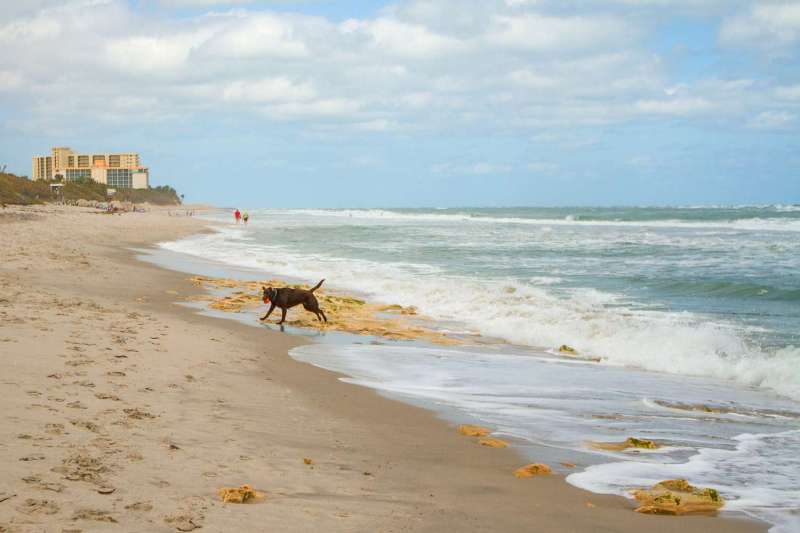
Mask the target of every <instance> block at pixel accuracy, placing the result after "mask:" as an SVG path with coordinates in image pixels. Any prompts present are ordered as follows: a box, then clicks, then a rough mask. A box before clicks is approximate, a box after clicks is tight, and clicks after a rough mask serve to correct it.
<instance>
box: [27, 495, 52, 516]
mask: <svg viewBox="0 0 800 533" xmlns="http://www.w3.org/2000/svg"><path fill="white" fill-rule="evenodd" d="M60 510H61V509H60V507H59V506H58V504H57V503H56V502H54V501H52V500H37V499H35V498H28V499H26V500H25V503H23V504H22V505H18V506H17V511H19V512H20V513H24V514H27V515H36V514H56V513H57V512H58V511H60Z"/></svg>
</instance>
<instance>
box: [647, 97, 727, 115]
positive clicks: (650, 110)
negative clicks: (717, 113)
mask: <svg viewBox="0 0 800 533" xmlns="http://www.w3.org/2000/svg"><path fill="white" fill-rule="evenodd" d="M712 108H713V104H712V103H711V102H710V101H709V100H707V99H705V98H698V97H695V98H692V97H682V98H670V99H660V100H639V101H637V102H636V103H635V104H634V109H635V110H636V111H637V112H638V113H642V114H647V115H676V116H687V115H693V114H697V113H702V112H705V111H708V110H710V109H712Z"/></svg>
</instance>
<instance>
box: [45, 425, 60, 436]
mask: <svg viewBox="0 0 800 533" xmlns="http://www.w3.org/2000/svg"><path fill="white" fill-rule="evenodd" d="M44 432H45V433H49V434H50V435H63V434H64V424H45V425H44Z"/></svg>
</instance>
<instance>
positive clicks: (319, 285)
mask: <svg viewBox="0 0 800 533" xmlns="http://www.w3.org/2000/svg"><path fill="white" fill-rule="evenodd" d="M323 281H325V280H324V279H321V280H319V283H317V284H316V285H314V286H313V287H311V289H309V291H308V292H314V291H315V290H317V289H319V288H320V287H322V282H323Z"/></svg>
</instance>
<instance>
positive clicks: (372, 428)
mask: <svg viewBox="0 0 800 533" xmlns="http://www.w3.org/2000/svg"><path fill="white" fill-rule="evenodd" d="M32 211H37V210H35V209H34V210H32ZM66 211H69V210H66ZM67 215H68V216H71V218H77V219H80V218H81V217H84V218H85V217H86V215H83V214H77V213H76V212H71V213H68V214H67ZM133 216H135V217H139V216H142V217H151V215H150V214H142V215H139V214H137V215H124V217H133ZM156 216H159V215H157V214H154V215H152V217H156ZM44 218H45V219H47V215H44ZM161 219H162V220H159V221H157V222H161V223H162V225H163V224H170V223H172V222H173V221H174V220H175V219H170V218H167V217H164V216H161ZM118 220H121V222H128V220H126V219H124V218H123V217H120V218H119V219H118ZM184 220H185V221H187V224H183V223H182V222H183V221H184ZM41 222H42V221H41V219H39V220H23V221H21V222H18V223H17V222H11V224H15V225H20V226H28V227H27V228H24V229H27V230H30V231H37V229H41V228H36V227H30V226H36V225H37V224H40V223H41ZM82 222H83V221H80V220H76V221H70V224H71V225H70V226H69V229H70V230H72V231H76V232H78V233H81V235H82V236H83V237H87V236H90V235H92V234H93V232H94V231H95V230H96V228H95V227H86V226H93V225H87V224H82ZM136 222H139V221H138V220H137V221H136ZM180 222H181V223H180V224H179V226H180V228H173V229H169V228H167V229H165V228H163V227H161V228H159V227H158V224H154V225H153V227H152V228H149V229H148V231H149V232H150V233H147V232H145V231H142V232H140V233H139V234H137V236H136V238H135V239H132V240H131V239H128V240H127V241H126V242H119V241H117V242H114V241H115V239H114V238H113V233H111V234H104V235H103V236H102V238H100V239H97V241H96V242H92V243H91V244H85V243H81V242H79V241H76V242H72V243H71V244H67V245H65V244H64V239H61V240H60V241H59V240H58V239H59V237H63V236H64V235H63V234H60V233H59V231H58V230H57V231H54V232H53V235H49V236H44V237H41V236H35V238H34V241H35V242H34V243H32V244H30V243H27V242H25V243H18V242H12V243H6V242H4V243H3V244H5V245H7V248H6V249H11V250H18V249H22V254H17V255H15V256H14V260H13V261H11V262H10V265H6V264H3V265H2V267H3V270H2V273H3V277H4V278H5V277H7V276H8V277H9V278H11V277H14V278H15V280H14V281H15V282H16V286H18V287H21V288H23V289H25V288H27V289H29V290H28V292H25V291H19V292H18V293H17V294H16V295H15V294H13V292H14V290H15V289H14V287H13V286H12V285H11V284H10V283H2V284H0V291H2V292H0V298H5V301H6V302H7V303H4V304H3V307H0V310H2V311H3V312H4V313H6V314H7V316H9V317H10V316H13V315H14V314H15V313H16V314H17V316H19V317H25V318H22V320H23V321H24V322H23V323H18V324H14V323H12V324H7V325H4V326H3V327H2V328H0V338H2V339H11V340H9V341H4V342H3V343H2V344H0V348H3V349H4V351H8V352H9V354H8V356H7V361H6V363H7V364H13V365H14V368H16V369H17V370H19V374H18V375H17V376H14V377H12V376H7V377H4V380H3V382H2V389H3V392H4V394H5V395H6V396H7V397H9V402H10V405H11V406H12V407H13V409H10V410H9V411H8V412H6V413H4V415H3V417H4V423H3V424H2V428H3V436H2V437H3V438H2V441H3V442H6V443H7V444H6V445H5V446H3V447H0V454H2V461H3V463H4V464H8V465H9V466H10V468H9V473H10V474H11V475H10V476H9V478H11V481H4V484H3V485H2V486H0V493H14V494H16V496H15V497H13V498H12V500H7V501H5V502H1V503H0V526H3V527H6V528H8V529H9V530H12V531H16V530H20V531H24V530H25V528H34V527H38V528H41V527H42V526H45V527H56V526H62V527H64V528H70V527H77V528H80V529H87V528H88V529H92V528H106V527H107V528H108V529H111V528H112V527H115V528H117V529H118V530H126V529H129V528H134V529H136V528H139V529H142V528H144V529H146V530H148V531H162V530H163V531H174V530H176V529H177V528H178V526H191V524H194V525H197V526H202V527H204V528H205V529H208V530H211V531H224V530H231V529H245V528H265V527H269V526H272V527H277V528H281V530H297V531H304V530H308V529H312V528H316V527H321V528H326V529H327V530H335V531H363V530H375V529H380V530H385V531H393V530H401V529H402V530H407V529H411V530H417V531H441V530H452V529H459V528H460V529H464V530H487V529H489V530H491V529H495V530H502V531H530V530H532V529H544V530H556V529H560V530H568V529H572V530H577V531H584V530H586V531H588V530H597V531H633V530H634V529H636V530H640V529H641V528H643V527H653V526H655V527H659V529H660V530H664V531H690V532H691V531H701V530H702V531H709V530H710V531H717V530H718V531H763V530H765V529H766V527H765V526H764V524H761V523H759V522H756V521H754V520H751V519H749V518H744V517H732V516H727V515H726V516H722V517H716V518H709V517H705V516H697V517H681V518H674V517H651V516H643V515H639V514H637V513H633V512H632V510H631V509H632V508H633V504H632V503H631V502H630V501H628V500H625V499H624V498H621V497H616V496H601V495H597V494H592V493H588V492H585V491H582V490H580V489H577V488H574V487H572V486H570V485H568V484H567V483H566V482H565V481H564V480H563V478H562V477H561V476H549V477H537V478H535V479H530V480H519V479H516V478H514V476H513V475H512V472H513V470H515V469H516V468H518V467H520V466H522V464H523V461H522V460H521V458H520V457H519V455H518V453H517V452H516V451H515V450H514V449H513V448H509V449H506V450H497V449H489V448H485V447H481V446H477V445H476V444H475V442H473V441H471V440H469V439H468V438H467V437H462V436H460V435H458V433H457V432H456V430H455V427H452V426H451V425H450V424H449V423H447V422H445V421H443V420H441V419H440V418H438V417H436V415H435V414H434V413H432V412H430V411H427V410H424V409H422V408H419V407H413V406H410V405H408V404H405V403H401V402H399V401H397V400H392V399H388V398H386V397H384V396H381V395H379V394H378V393H376V392H375V391H373V390H370V389H367V388H364V387H360V386H357V385H350V384H347V383H343V382H341V381H340V377H341V376H340V375H338V374H335V373H332V372H329V371H326V370H322V369H319V368H317V367H314V366H312V365H308V364H304V363H300V362H297V361H295V360H293V359H292V358H291V357H289V355H288V350H289V349H290V348H291V347H294V346H297V345H300V344H302V343H306V342H308V341H307V340H306V339H303V338H300V337H296V336H290V335H287V334H282V333H278V332H274V331H264V329H267V328H254V327H252V326H249V325H245V324H239V323H237V322H236V321H233V320H226V321H220V320H217V319H216V318H213V317H207V316H203V315H201V314H199V313H197V312H196V311H195V310H193V309H190V308H188V307H185V306H179V305H176V304H175V299H176V294H174V293H175V292H177V293H178V295H192V294H197V292H198V291H199V289H198V287H196V286H194V285H193V284H192V283H191V282H190V281H189V280H188V276H186V275H184V274H182V273H179V272H175V271H170V270H166V269H163V268H160V267H158V266H155V265H152V264H148V263H145V262H143V261H137V260H136V259H135V257H136V252H135V251H133V250H130V249H129V248H131V247H132V246H139V247H141V246H152V245H153V243H154V242H157V241H161V240H166V239H169V238H175V236H177V235H184V236H187V235H189V234H192V233H196V232H198V231H202V230H203V227H204V226H206V225H207V224H206V223H205V222H201V221H194V220H189V219H183V220H181V221H180ZM7 224H8V222H6V223H4V224H3V226H2V227H3V229H5V228H8V225H7ZM117 226H119V227H118V228H117V229H125V228H127V226H126V224H124V223H119V224H117ZM135 229H136V228H134V230H135ZM7 237H8V235H6V237H3V240H7ZM46 237H50V240H49V241H48V239H47V238H46ZM48 244H49V246H50V247H49V248H48V247H47V246H48ZM64 246H65V247H66V252H67V253H69V252H72V253H76V254H78V255H76V257H79V259H77V261H76V262H75V265H82V264H81V261H86V262H88V265H85V271H83V270H80V272H79V273H80V275H79V276H77V275H76V276H66V277H59V279H54V278H53V276H51V275H49V274H52V271H51V270H52V269H51V267H55V268H58V264H59V263H60V262H63V261H65V260H67V259H66V257H67V256H66V255H59V254H60V251H59V250H60V248H59V247H64ZM37 247H38V248H37ZM25 248H33V249H34V255H33V257H34V258H37V259H38V258H41V257H42V256H45V257H46V259H47V260H46V261H44V260H43V261H38V262H34V261H32V260H31V259H30V258H31V256H30V255H24V254H26V253H30V252H29V251H27V252H26V250H25ZM54 249H55V251H53V250H54ZM37 250H38V252H39V255H36V251H37ZM47 254H53V255H54V256H55V257H53V258H50V257H49V256H47ZM42 263H45V264H42ZM94 263H97V266H95V265H94ZM8 266H10V267H11V268H7V267H8ZM98 267H100V268H98ZM75 268H78V269H83V268H84V266H75ZM103 268H109V269H110V268H114V269H115V270H114V273H115V274H116V275H120V276H123V278H122V279H124V280H125V282H126V283H125V284H124V286H120V284H113V277H111V276H110V278H111V279H110V280H109V282H108V283H109V284H103V281H104V280H103V279H102V276H103V275H107V274H108V272H107V271H104V270H103ZM67 270H68V269H67ZM62 274H63V272H62ZM110 288H113V290H112V291H110V290H109V289H110ZM20 294H26V295H27V294H33V295H34V297H32V298H31V299H30V301H28V302H24V303H21V302H19V301H17V300H16V299H15V298H16V297H18V296H19V295H20ZM9 295H10V296H11V298H9V297H8V296H9ZM54 301H58V302H57V303H55V304H54V303H53V302H54ZM87 301H88V302H91V304H90V303H85V302H87ZM65 302H66V303H65ZM66 304H69V306H68V307H58V306H64V305H66ZM54 305H55V306H56V311H57V312H58V310H59V309H63V312H64V313H65V314H66V318H64V317H62V316H61V315H59V314H57V313H56V314H54V313H52V308H53V306H54ZM86 306H88V308H87V307H86ZM93 306H94V307H93ZM95 307H96V308H97V309H96V308H95ZM76 309H77V311H75V310H76ZM70 312H76V313H78V314H80V318H79V320H77V321H76V322H75V323H66V321H67V320H68V319H69V318H72V317H69V316H68V315H69V313H70ZM36 313H43V314H44V313H49V315H48V316H49V318H48V320H47V321H45V320H43V319H41V318H38V317H37V315H36ZM106 315H108V316H106ZM132 315H137V316H136V317H132ZM128 322H135V326H136V327H133V326H130V325H128ZM103 327H107V328H108V329H103ZM98 332H103V333H105V332H110V333H111V335H110V336H111V338H110V339H106V338H105V335H102V334H101V335H98ZM75 333H78V335H77V336H76V335H75ZM114 335H118V336H119V335H122V336H123V337H122V338H126V339H127V340H126V341H125V342H124V343H116V342H114ZM68 339H72V340H71V341H70V342H71V343H90V344H92V345H91V346H86V345H83V344H69V343H67V340H68ZM106 340H110V341H111V342H109V343H107V344H108V346H105V345H104V343H103V341H106ZM101 345H102V346H101ZM6 347H9V349H8V350H5V348H6ZM70 347H72V348H76V347H77V348H80V350H70ZM128 349H130V350H134V351H132V352H127V351H124V350H128ZM32 350H34V351H39V352H40V353H41V354H42V355H41V360H36V361H31V360H30V359H29V358H28V357H27V356H26V354H27V353H29V352H31V351H32ZM65 350H67V355H66V356H65ZM120 350H123V351H120ZM70 351H72V352H74V353H72V354H70V353H69V352H70ZM106 352H108V353H106ZM109 354H112V355H110V356H109ZM117 355H124V356H125V357H123V358H119V359H118V358H117V357H116V356H117ZM61 358H64V359H67V361H66V362H67V363H69V362H75V361H78V362H81V363H80V364H77V365H74V366H72V365H70V366H65V362H64V361H61V360H59V359H61ZM70 372H72V373H76V372H84V373H85V375H77V374H76V375H75V376H74V378H75V381H76V382H77V383H66V381H70V380H71V379H72V377H73V376H69V379H64V378H65V377H66V375H67V374H68V373H70ZM115 372H116V373H123V374H124V375H119V374H114V373H115ZM51 373H57V374H60V375H61V376H62V377H61V378H60V379H56V378H48V377H47V375H48V374H51ZM89 380H91V382H92V383H94V385H95V386H93V387H88V386H87V385H85V384H84V385H81V382H87V381H89ZM12 383H15V384H12ZM148 383H150V384H149V385H148ZM172 385H175V386H174V387H173V386H172ZM101 388H103V389H104V391H103V392H102V393H101V392H100V389H101ZM148 388H149V389H152V390H149V391H148V390H147V389H148ZM41 389H44V390H41ZM134 389H135V391H134ZM106 390H108V391H109V392H106ZM29 391H34V392H39V395H34V394H29ZM98 395H115V396H117V397H118V400H103V399H101V398H100V397H98ZM154 396H155V397H154ZM51 397H52V398H56V399H57V398H61V397H63V401H62V402H58V401H56V400H50V398H51ZM74 402H78V403H79V404H81V405H82V406H83V408H81V407H74V408H72V407H67V405H68V404H70V403H74ZM118 402H122V405H125V408H122V409H120V408H119V407H118V406H117V405H115V404H117V403H118ZM33 404H36V405H42V406H44V407H31V406H32V405H33ZM125 409H128V410H132V411H129V412H126V411H125ZM110 411H113V412H110ZM34 413H35V415H34ZM131 413H133V415H131ZM143 413H146V414H149V415H150V416H152V417H153V418H148V417H147V416H146V415H145V414H143ZM28 415H32V416H28ZM120 416H122V419H120V418H119V417H120ZM73 420H77V421H78V422H86V423H85V424H84V425H83V426H81V425H80V424H74V423H72V421H73ZM47 424H62V425H63V426H64V427H63V428H62V429H61V434H57V433H48V432H47V428H48V427H49V426H47ZM87 427H89V428H91V427H94V428H95V431H92V430H91V429H86V428H87ZM43 429H44V433H42V430H43ZM51 429H52V428H51ZM56 429H57V428H56ZM18 435H29V436H30V437H31V438H30V439H23V438H18ZM39 438H41V439H42V440H37V439H39ZM46 439H49V440H46ZM109 441H110V442H109ZM120 443H122V444H120ZM173 447H174V448H173ZM134 448H135V449H134ZM82 449H85V450H88V452H89V453H88V454H87V455H86V456H87V457H90V458H92V459H95V460H97V461H98V463H99V466H100V467H103V468H105V470H103V471H102V472H99V473H98V474H99V477H102V478H103V479H102V482H103V483H106V484H109V485H111V486H113V488H115V492H114V493H113V494H111V495H106V494H100V493H98V492H97V488H98V486H99V485H98V483H95V482H92V480H91V479H90V478H91V476H90V477H89V478H85V479H84V478H80V479H79V480H77V481H72V480H70V479H69V478H68V477H67V479H66V480H65V479H63V477H62V476H61V475H56V474H59V472H53V470H52V469H53V468H56V469H58V468H63V467H64V466H69V464H71V463H69V464H65V463H64V460H68V459H69V458H70V457H73V455H71V454H73V453H74V452H75V450H82ZM40 452H41V453H40ZM24 454H28V455H27V456H28V457H33V456H36V455H37V454H41V455H43V456H44V458H43V459H35V460H31V461H21V460H19V457H18V456H25V455H24ZM131 456H133V458H132V459H131V458H130V457H131ZM138 456H141V459H136V457H138ZM303 458H310V459H312V461H313V463H312V464H311V465H307V464H305V463H304V461H303ZM43 467H47V468H43ZM66 475H67V476H68V475H69V474H66ZM35 476H39V478H40V480H39V481H37V482H26V481H23V480H22V478H24V477H27V478H32V477H35ZM43 483H51V484H59V485H63V487H62V489H61V491H53V490H48V489H47V488H44V489H43V488H41V486H40V485H41V484H43ZM164 483H166V485H165V484H164ZM243 483H251V484H253V485H254V486H255V487H256V488H257V489H259V490H262V491H264V492H266V493H267V498H266V501H264V502H261V503H259V504H254V505H246V506H232V505H223V504H221V503H220V502H219V501H218V498H217V497H216V489H218V488H219V487H222V486H233V485H240V484H243ZM423 489H424V490H423ZM29 499H32V500H35V501H36V502H38V503H34V504H31V505H29V506H28V507H31V508H30V509H29V508H27V507H25V505H26V503H25V502H27V500H29ZM145 500H146V501H145ZM43 501H44V502H50V503H51V504H53V505H55V506H56V507H57V510H56V511H55V512H50V511H52V510H53V507H52V506H50V507H48V505H47V504H43V503H41V502H43ZM143 502H144V503H143ZM587 502H591V503H592V507H589V506H587V505H586V503H587ZM140 503H143V504H142V505H138V506H137V504H140ZM20 506H22V510H20ZM80 506H83V507H85V508H84V509H80V508H78V507H80ZM132 506H133V507H132ZM147 506H150V509H149V510H147V511H145V510H143V509H145V508H146V507H147ZM81 511H93V513H89V512H84V513H83V514H81V513H80V512H81ZM98 513H99V514H98ZM102 513H107V514H102ZM104 517H111V518H113V519H114V520H116V524H114V523H112V522H110V521H109V520H105V519H103V518H104ZM170 520H171V521H170ZM294 528H296V529H294ZM0 530H1V529H0Z"/></svg>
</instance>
